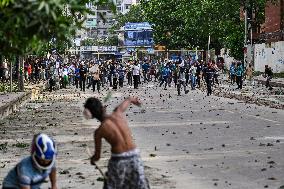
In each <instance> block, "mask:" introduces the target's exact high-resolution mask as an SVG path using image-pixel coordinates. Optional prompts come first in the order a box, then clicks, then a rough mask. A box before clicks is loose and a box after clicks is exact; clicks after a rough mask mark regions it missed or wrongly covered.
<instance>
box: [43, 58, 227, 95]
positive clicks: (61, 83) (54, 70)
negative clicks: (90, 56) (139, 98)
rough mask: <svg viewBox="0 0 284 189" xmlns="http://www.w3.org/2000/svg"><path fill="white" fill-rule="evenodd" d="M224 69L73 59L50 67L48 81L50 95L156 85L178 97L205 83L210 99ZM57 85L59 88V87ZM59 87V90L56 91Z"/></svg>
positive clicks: (183, 63)
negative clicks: (68, 90) (69, 90)
mask: <svg viewBox="0 0 284 189" xmlns="http://www.w3.org/2000/svg"><path fill="white" fill-rule="evenodd" d="M220 72H223V69H221V68H219V67H218V66H217V64H216V63H215V62H214V61H210V62H209V63H205V62H203V61H196V60H193V59H191V58H189V59H188V60H183V61H170V60H165V59H164V60H158V61H150V60H135V61H127V62H121V61H114V60H108V61H94V60H79V59H77V58H70V59H68V61H66V62H65V63H57V62H56V63H55V64H50V65H49V66H48V71H47V74H45V75H47V77H48V78H49V79H48V81H49V82H48V83H49V89H50V91H52V90H54V89H56V88H65V87H66V86H67V85H68V84H69V85H74V86H75V87H76V88H78V89H80V90H81V91H86V89H92V90H93V92H95V91H97V92H98V93H100V92H101V89H102V88H109V87H111V88H112V89H113V90H117V89H118V88H122V87H124V86H125V85H128V86H132V87H133V88H134V89H138V88H139V86H140V84H142V83H148V82H156V83H157V85H159V86H160V87H163V89H164V90H167V88H168V87H172V86H173V87H175V88H176V90H177V92H178V95H181V89H182V88H183V90H184V92H185V93H188V92H189V90H187V87H189V88H191V89H192V90H195V89H196V88H200V87H201V86H202V84H201V83H206V88H207V95H211V94H212V86H213V85H219V79H218V77H219V74H220ZM56 83H58V85H57V84H56ZM56 86H57V87H56Z"/></svg>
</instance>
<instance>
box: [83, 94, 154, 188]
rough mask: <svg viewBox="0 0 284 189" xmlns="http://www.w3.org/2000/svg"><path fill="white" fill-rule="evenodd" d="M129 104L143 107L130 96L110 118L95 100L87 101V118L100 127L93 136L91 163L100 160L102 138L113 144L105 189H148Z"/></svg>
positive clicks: (101, 105) (85, 113)
mask: <svg viewBox="0 0 284 189" xmlns="http://www.w3.org/2000/svg"><path fill="white" fill-rule="evenodd" d="M130 104H134V105H136V106H140V105H141V103H140V101H139V100H138V98H134V97H129V98H127V99H126V100H124V101H123V102H122V103H121V104H120V105H119V106H118V107H116V108H115V110H114V111H113V113H112V114H110V115H107V114H106V109H105V107H104V106H103V104H102V103H101V102H100V101H99V100H98V99H96V98H93V97H92V98H89V99H87V101H86V103H85V105H84V108H85V110H84V116H85V117H86V118H87V119H93V118H96V119H98V120H99V121H100V122H101V125H100V126H99V127H98V129H96V130H95V133H94V141H95V154H94V155H93V157H92V158H91V164H93V165H94V164H95V162H96V161H98V160H99V159H100V154H101V145H102V138H104V139H105V140H106V141H107V142H108V143H109V144H110V145H111V152H112V155H111V158H110V160H109V163H108V172H107V180H106V182H105V185H104V189H124V188H129V189H148V188H149V185H148V182H147V179H146V178H145V175H144V167H143V162H142V160H141V157H140V155H139V150H138V149H137V148H136V145H135V144H134V142H133V138H132V136H131V131H130V128H129V127H128V123H127V120H126V117H125V115H124V112H125V111H126V110H127V108H128V106H129V105H130Z"/></svg>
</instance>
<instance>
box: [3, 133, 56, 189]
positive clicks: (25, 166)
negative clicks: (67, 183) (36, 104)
mask: <svg viewBox="0 0 284 189" xmlns="http://www.w3.org/2000/svg"><path fill="white" fill-rule="evenodd" d="M56 153H57V152H56V146H55V142H54V141H53V140H52V139H51V138H50V137H49V136H47V135H46V134H37V135H35V136H34V137H33V140H32V150H31V155H30V156H28V157H26V158H24V159H22V160H21V161H20V162H19V163H18V164H17V165H16V166H15V167H14V168H12V169H11V170H10V171H9V173H8V175H7V176H6V177H5V178H4V181H3V183H2V189H38V188H40V186H41V184H43V183H44V182H45V180H46V178H47V177H49V179H50V181H51V189H57V185H56V166H55V161H56Z"/></svg>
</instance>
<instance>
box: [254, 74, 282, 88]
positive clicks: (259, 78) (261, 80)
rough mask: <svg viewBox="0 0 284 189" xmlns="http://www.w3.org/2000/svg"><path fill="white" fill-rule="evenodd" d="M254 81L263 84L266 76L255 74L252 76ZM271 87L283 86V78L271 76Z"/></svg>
mask: <svg viewBox="0 0 284 189" xmlns="http://www.w3.org/2000/svg"><path fill="white" fill-rule="evenodd" d="M254 80H255V81H257V82H259V83H261V84H262V85H265V83H266V78H264V77H262V76H257V77H255V78H254ZM270 84H271V86H272V87H284V78H272V80H271V82H270Z"/></svg>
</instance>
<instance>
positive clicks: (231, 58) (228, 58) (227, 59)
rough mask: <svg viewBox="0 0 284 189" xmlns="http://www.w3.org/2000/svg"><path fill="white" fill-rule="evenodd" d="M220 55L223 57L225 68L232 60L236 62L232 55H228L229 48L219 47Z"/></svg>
mask: <svg viewBox="0 0 284 189" xmlns="http://www.w3.org/2000/svg"><path fill="white" fill-rule="evenodd" d="M221 57H223V58H224V62H225V67H226V68H227V69H229V68H230V66H231V64H232V62H236V60H235V59H234V58H233V57H230V56H229V50H228V49H227V51H226V49H221Z"/></svg>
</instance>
